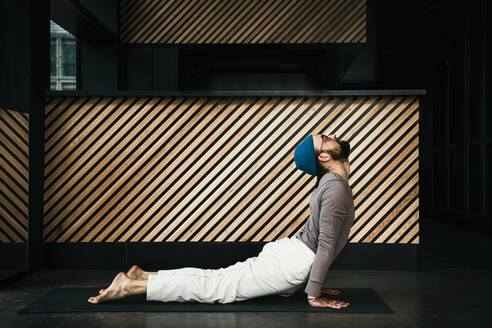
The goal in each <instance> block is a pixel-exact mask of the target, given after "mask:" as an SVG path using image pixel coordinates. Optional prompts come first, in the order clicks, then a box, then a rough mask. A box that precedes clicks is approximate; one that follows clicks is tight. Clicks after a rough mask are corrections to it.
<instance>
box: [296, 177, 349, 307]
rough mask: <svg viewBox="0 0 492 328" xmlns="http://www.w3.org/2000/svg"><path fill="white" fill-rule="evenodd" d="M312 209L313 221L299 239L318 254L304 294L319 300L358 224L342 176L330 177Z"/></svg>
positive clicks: (314, 197) (321, 186) (317, 191)
mask: <svg viewBox="0 0 492 328" xmlns="http://www.w3.org/2000/svg"><path fill="white" fill-rule="evenodd" d="M309 207H310V215H309V219H308V220H307V222H306V223H305V224H304V227H303V230H302V231H301V232H300V233H299V235H298V236H297V237H298V238H299V239H300V240H301V241H302V242H304V243H305V244H306V245H307V246H308V247H309V248H310V249H311V250H312V251H313V252H314V253H315V254H316V256H315V258H314V263H313V266H312V267H311V273H310V275H309V280H308V283H307V285H306V288H305V290H304V291H305V292H306V293H307V294H308V295H311V296H316V297H318V296H320V294H321V293H320V290H321V286H322V284H323V281H324V279H325V276H326V273H327V272H328V268H329V267H330V265H331V264H332V262H333V261H334V260H335V258H336V257H337V256H338V254H339V253H340V251H341V250H342V249H343V247H344V246H345V244H346V243H347V241H348V236H349V233H350V228H351V227H352V223H353V221H354V202H353V198H352V190H351V189H350V187H349V185H348V184H347V182H346V181H345V180H344V179H343V178H342V177H340V176H339V175H338V174H336V173H333V172H329V173H326V174H324V175H323V177H322V178H321V179H320V181H319V184H318V187H317V188H316V189H315V190H314V191H313V193H312V195H311V200H310V202H309Z"/></svg>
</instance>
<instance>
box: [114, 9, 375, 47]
mask: <svg viewBox="0 0 492 328" xmlns="http://www.w3.org/2000/svg"><path fill="white" fill-rule="evenodd" d="M366 11H367V4H366V0H317V1H314V0H290V1H284V0H275V1H265V0H247V1H224V0H203V1H202V0H200V1H199V0H180V1H177V0H174V1H164V0H123V1H121V2H120V13H119V16H120V20H119V24H120V41H121V42H122V43H142V44H146V43H166V44H171V43H174V44H218V43H225V44H249V43H254V44H257V43H259V44H263V43H267V44H271V43H310V44H311V43H365V42H366Z"/></svg>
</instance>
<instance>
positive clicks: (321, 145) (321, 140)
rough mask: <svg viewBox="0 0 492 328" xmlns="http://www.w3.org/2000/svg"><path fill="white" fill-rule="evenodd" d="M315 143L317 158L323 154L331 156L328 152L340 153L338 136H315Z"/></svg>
mask: <svg viewBox="0 0 492 328" xmlns="http://www.w3.org/2000/svg"><path fill="white" fill-rule="evenodd" d="M313 143H314V151H315V153H316V157H318V156H319V155H320V154H321V153H325V154H327V155H329V154H328V153H327V152H328V151H334V152H339V151H340V145H339V144H338V141H337V136H336V134H330V135H328V136H326V135H324V134H314V135H313ZM330 157H331V156H330Z"/></svg>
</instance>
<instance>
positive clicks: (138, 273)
mask: <svg viewBox="0 0 492 328" xmlns="http://www.w3.org/2000/svg"><path fill="white" fill-rule="evenodd" d="M126 275H127V276H128V278H130V279H132V280H147V277H148V276H149V273H148V272H146V271H144V270H142V269H141V268H140V267H139V266H138V265H134V266H132V267H131V268H130V270H128V272H127V273H126Z"/></svg>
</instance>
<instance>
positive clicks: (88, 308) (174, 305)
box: [19, 287, 393, 313]
mask: <svg viewBox="0 0 492 328" xmlns="http://www.w3.org/2000/svg"><path fill="white" fill-rule="evenodd" d="M99 289H100V288H99V287H84V288H55V289H52V290H51V291H50V292H49V293H48V294H46V295H44V296H42V297H41V298H40V299H38V300H37V301H36V302H34V303H32V304H31V305H29V306H27V307H25V308H23V309H21V310H20V311H19V313H60V312H335V313H337V312H340V313H393V311H392V310H391V308H390V307H389V306H388V305H387V304H386V303H385V302H384V301H383V300H382V299H381V298H380V297H379V296H378V295H377V294H376V293H375V292H374V291H373V290H372V289H370V288H337V289H338V290H340V291H341V292H342V293H341V294H340V295H329V296H327V297H329V298H330V299H340V300H344V301H347V302H349V303H350V305H349V306H348V307H346V308H342V309H333V308H314V307H311V306H309V304H308V303H307V300H306V294H305V293H304V291H302V290H301V291H299V292H297V293H295V294H293V295H292V296H290V297H283V296H278V295H271V296H263V297H257V298H253V299H249V300H246V301H241V302H235V303H227V304H221V303H213V304H205V303H198V302H186V303H179V302H153V301H146V300H145V295H138V296H131V297H128V298H126V299H122V300H117V301H113V302H108V303H100V304H92V303H89V302H87V299H88V298H89V297H90V296H95V295H97V293H98V291H99Z"/></svg>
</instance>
